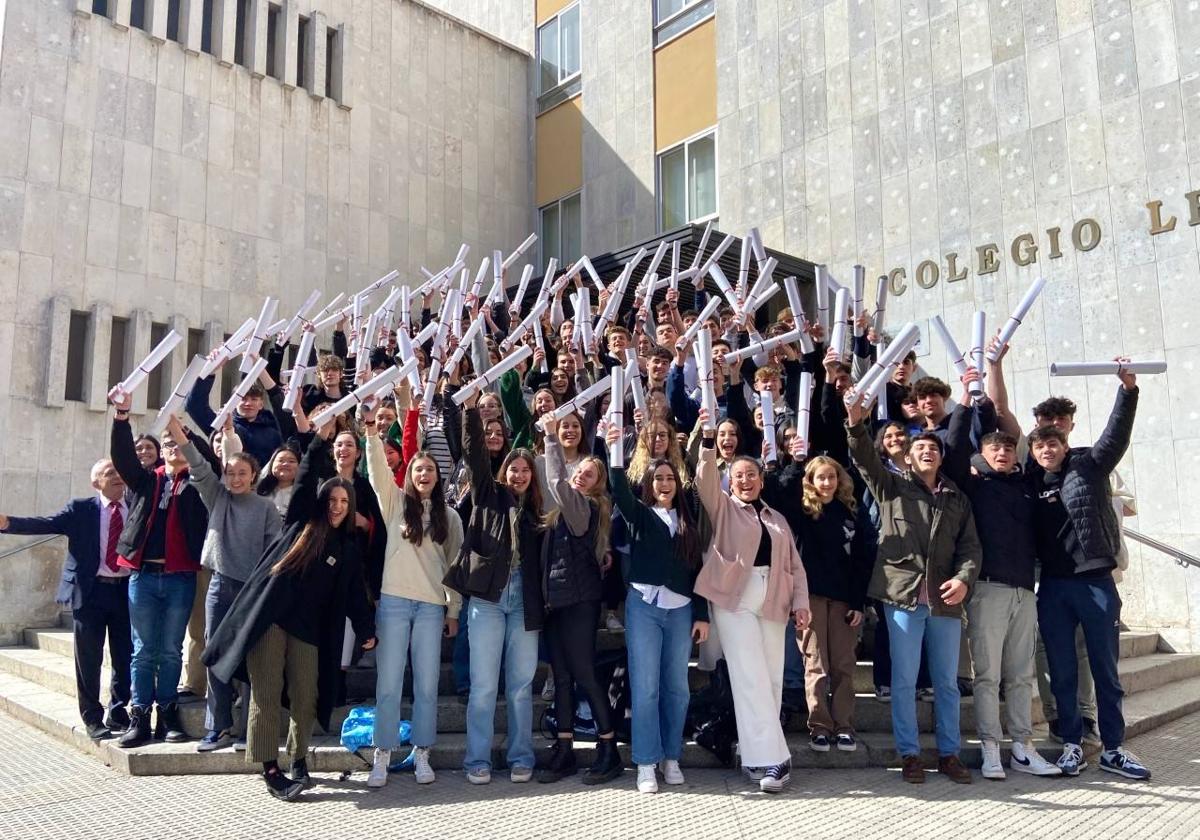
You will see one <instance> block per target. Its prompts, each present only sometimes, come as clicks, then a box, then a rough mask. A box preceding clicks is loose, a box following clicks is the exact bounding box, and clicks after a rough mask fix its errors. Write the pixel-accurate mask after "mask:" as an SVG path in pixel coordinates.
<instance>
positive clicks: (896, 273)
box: [887, 268, 908, 295]
mask: <svg viewBox="0 0 1200 840" xmlns="http://www.w3.org/2000/svg"><path fill="white" fill-rule="evenodd" d="M904 275H905V271H904V269H903V268H893V269H892V270H891V271H889V272H888V276H887V278H888V294H891V295H902V294H904V290H905V289H907V288H908V284H907V283H905V282H904Z"/></svg>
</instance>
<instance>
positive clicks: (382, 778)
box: [367, 747, 392, 788]
mask: <svg viewBox="0 0 1200 840" xmlns="http://www.w3.org/2000/svg"><path fill="white" fill-rule="evenodd" d="M391 763H392V751H391V750H381V749H379V748H378V747H376V748H375V756H374V758H372V759H371V772H370V773H368V774H367V787H369V788H381V787H383V786H384V785H386V784H387V777H388V765H389V764H391Z"/></svg>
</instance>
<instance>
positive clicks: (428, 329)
mask: <svg viewBox="0 0 1200 840" xmlns="http://www.w3.org/2000/svg"><path fill="white" fill-rule="evenodd" d="M440 327H441V324H439V323H438V322H437V321H430V322H429V323H428V324H426V325H425V326H424V327H422V328H421V330H420V331H419V332H418V333H417V334H416V335H414V336H413V340H412V343H413V346H414V347H420V346H421V345H422V344H424V343H425V342H426V341H429V340H430V339H431V338H433V337H434V336H435V335H437V331H438V329H439V328H440Z"/></svg>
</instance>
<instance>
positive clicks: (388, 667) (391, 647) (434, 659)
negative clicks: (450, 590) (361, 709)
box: [372, 594, 446, 750]
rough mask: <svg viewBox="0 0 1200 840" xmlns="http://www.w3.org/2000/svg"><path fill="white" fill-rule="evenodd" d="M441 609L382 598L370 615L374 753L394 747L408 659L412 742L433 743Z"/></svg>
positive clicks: (440, 651) (406, 600) (422, 744)
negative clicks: (372, 626) (372, 616)
mask: <svg viewBox="0 0 1200 840" xmlns="http://www.w3.org/2000/svg"><path fill="white" fill-rule="evenodd" d="M445 618H446V608H445V607H443V606H441V605H439V604H430V603H427V602H425V601H414V600H412V599H410V598H398V597H396V596H395V595H387V594H384V595H383V596H381V597H380V599H379V606H378V608H376V610H375V634H376V637H377V638H378V639H379V644H378V646H376V648H375V736H374V738H373V739H372V740H373V741H374V742H375V746H377V747H379V748H380V749H385V750H394V749H396V747H398V746H400V744H399V742H398V740H397V737H396V736H397V735H399V727H400V703H401V697H402V695H403V692H404V669H405V666H406V665H407V663H408V658H409V656H410V655H411V656H412V668H413V710H412V743H413V746H416V747H432V746H433V745H434V743H436V742H437V693H438V677H439V676H440V674H441V664H442V627H443V624H444V622H445Z"/></svg>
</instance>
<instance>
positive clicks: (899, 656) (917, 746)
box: [883, 604, 962, 756]
mask: <svg viewBox="0 0 1200 840" xmlns="http://www.w3.org/2000/svg"><path fill="white" fill-rule="evenodd" d="M883 611H884V617H885V618H886V619H887V623H888V640H889V642H890V644H889V647H890V651H891V654H892V704H891V705H892V737H893V738H894V739H895V741H896V750H897V751H898V752H899V753H900V755H902V756H905V755H918V754H919V753H920V752H921V742H920V740H919V737H918V733H917V671H918V670H920V667H921V640H922V639H924V641H925V654H926V657H927V658H928V660H929V676H930V679H931V680H932V682H933V713H934V725H935V728H936V729H937V748H938V755H941V756H949V755H958V751H959V742H960V736H959V731H958V718H959V708H958V707H959V703H960V702H961V698H960V695H959V693H958V650H959V645H960V644H961V639H962V620H961V619H958V618H948V617H944V616H931V615H930V614H929V607H927V606H925V605H924V604H921V605H919V606H918V607H917V608H916V609H915V610H902V609H900V608H899V607H893V606H892V605H891V604H885V605H884V608H883Z"/></svg>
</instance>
